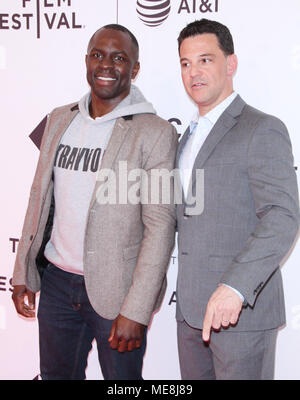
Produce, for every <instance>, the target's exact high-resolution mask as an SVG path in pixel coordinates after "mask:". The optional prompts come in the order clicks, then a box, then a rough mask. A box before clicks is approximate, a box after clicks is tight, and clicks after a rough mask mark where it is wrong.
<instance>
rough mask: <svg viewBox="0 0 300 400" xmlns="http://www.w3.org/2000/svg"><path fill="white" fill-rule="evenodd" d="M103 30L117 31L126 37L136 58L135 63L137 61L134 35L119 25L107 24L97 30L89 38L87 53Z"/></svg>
mask: <svg viewBox="0 0 300 400" xmlns="http://www.w3.org/2000/svg"><path fill="white" fill-rule="evenodd" d="M103 29H110V30H114V31H119V32H123V33H125V34H126V35H127V36H128V39H129V40H130V41H131V44H132V47H133V51H134V54H135V56H136V61H137V60H138V59H139V44H138V41H137V39H136V37H135V36H134V34H133V33H132V32H130V30H129V29H127V28H125V26H123V25H119V24H109V25H105V26H103V27H102V28H99V29H98V30H97V31H96V32H95V33H94V34H93V36H92V37H91V38H90V41H89V43H88V48H87V52H89V50H90V49H91V47H92V46H93V41H94V39H95V36H96V35H97V34H98V33H99V32H100V31H101V30H103Z"/></svg>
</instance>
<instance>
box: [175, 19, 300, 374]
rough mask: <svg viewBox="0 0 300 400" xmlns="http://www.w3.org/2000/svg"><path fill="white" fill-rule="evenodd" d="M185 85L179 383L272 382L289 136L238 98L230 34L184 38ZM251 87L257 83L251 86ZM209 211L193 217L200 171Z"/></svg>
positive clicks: (292, 208) (293, 216)
mask: <svg viewBox="0 0 300 400" xmlns="http://www.w3.org/2000/svg"><path fill="white" fill-rule="evenodd" d="M178 45H179V55H180V63H181V73H182V80H183V84H184V87H185V89H186V92H187V93H188V95H189V96H190V97H191V99H192V100H193V101H194V102H195V103H196V105H197V107H198V111H197V114H196V116H195V117H194V118H193V120H192V122H191V124H190V126H189V128H188V129H187V130H186V132H185V134H184V135H183V137H182V139H181V141H180V144H179V148H178V153H177V166H178V168H180V176H181V182H182V187H183V193H184V196H185V202H183V204H182V205H179V206H178V207H177V221H178V222H177V226H178V263H179V266H178V268H179V271H178V283H177V311H176V318H177V322H178V324H177V326H178V347H179V358H180V367H181V374H182V378H183V379H272V378H273V373H274V354H275V343H276V335H277V331H278V327H280V326H281V325H283V324H284V323H285V309H284V295H283V287H282V278H281V272H280V268H279V265H280V262H281V261H282V259H283V257H284V256H285V255H286V253H287V252H288V251H289V249H290V248H291V246H292V244H293V241H294V239H295V237H296V234H297V231H298V225H299V209H298V191H297V183H296V175H295V169H294V165H293V156H292V149H291V143H290V140H289V136H288V132H287V129H286V127H285V126H284V124H283V123H282V122H281V121H280V120H278V119H277V118H275V117H273V116H271V115H267V114H265V113H263V112H261V111H258V110H256V109H255V108H253V107H250V106H249V105H247V104H246V103H245V102H244V101H243V100H242V98H241V97H240V96H239V95H238V94H237V93H235V92H234V90H233V75H234V73H235V71H236V68H237V57H236V55H235V54H234V47H233V41H232V37H231V34H230V32H229V30H228V28H227V27H226V26H224V25H222V24H220V23H218V22H215V21H210V20H206V19H202V20H200V21H195V22H192V23H190V24H188V25H187V26H186V27H185V28H184V29H183V30H182V31H181V33H180V35H179V38H178ZM250 78H251V77H250ZM200 169H202V170H203V171H204V187H203V196H204V208H203V212H202V213H200V214H199V213H198V215H197V213H194V212H193V204H190V201H189V199H191V198H193V197H194V195H195V187H196V178H197V175H196V171H197V170H200Z"/></svg>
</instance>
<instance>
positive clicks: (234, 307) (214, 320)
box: [202, 285, 243, 342]
mask: <svg viewBox="0 0 300 400" xmlns="http://www.w3.org/2000/svg"><path fill="white" fill-rule="evenodd" d="M242 304H243V303H242V300H241V298H240V297H239V296H238V295H237V294H236V293H235V292H234V291H233V290H232V289H231V288H229V287H227V286H224V285H220V286H219V287H218V289H217V290H215V292H214V293H213V294H212V295H211V298H210V299H209V302H208V304H207V308H206V313H205V317H204V322H203V331H202V339H203V340H204V341H205V342H208V341H209V339H210V330H211V328H213V329H216V330H218V329H220V328H221V326H223V327H225V328H227V327H228V326H229V325H230V324H231V325H235V324H236V323H237V321H238V318H239V315H240V312H241V309H242Z"/></svg>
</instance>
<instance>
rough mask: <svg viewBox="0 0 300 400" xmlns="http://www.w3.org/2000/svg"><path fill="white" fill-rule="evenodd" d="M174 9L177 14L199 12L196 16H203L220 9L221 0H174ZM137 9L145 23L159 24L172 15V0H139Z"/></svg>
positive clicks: (152, 25) (150, 24)
mask: <svg viewBox="0 0 300 400" xmlns="http://www.w3.org/2000/svg"><path fill="white" fill-rule="evenodd" d="M174 9H175V10H177V14H198V15H197V17H196V18H198V17H199V18H202V16H203V15H205V14H210V13H217V12H218V11H219V0H172V10H174ZM136 11H137V15H138V17H139V19H140V20H141V21H142V22H143V23H144V24H145V25H147V26H151V27H155V26H159V25H161V24H162V23H163V22H164V21H165V20H166V19H167V18H168V16H169V15H170V12H171V1H170V0H137V2H136ZM199 14H200V15H199ZM201 14H202V16H201Z"/></svg>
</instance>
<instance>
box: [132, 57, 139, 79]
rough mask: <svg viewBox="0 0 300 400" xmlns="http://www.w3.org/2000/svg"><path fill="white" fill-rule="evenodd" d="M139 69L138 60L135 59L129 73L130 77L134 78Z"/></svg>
mask: <svg viewBox="0 0 300 400" xmlns="http://www.w3.org/2000/svg"><path fill="white" fill-rule="evenodd" d="M139 70H140V62H139V61H136V63H135V64H134V67H133V70H132V74H131V79H132V80H134V79H135V78H136V76H137V74H138V72H139Z"/></svg>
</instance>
